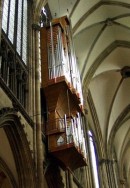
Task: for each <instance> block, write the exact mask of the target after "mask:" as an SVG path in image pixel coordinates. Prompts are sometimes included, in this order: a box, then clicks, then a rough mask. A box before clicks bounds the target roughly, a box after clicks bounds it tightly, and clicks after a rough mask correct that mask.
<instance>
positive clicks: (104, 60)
mask: <svg viewBox="0 0 130 188" xmlns="http://www.w3.org/2000/svg"><path fill="white" fill-rule="evenodd" d="M48 5H49V8H50V11H51V14H52V17H53V18H55V17H60V16H63V15H68V17H70V19H71V23H72V30H73V39H74V45H75V51H76V57H77V62H78V65H79V69H80V73H81V79H82V84H83V90H84V99H85V101H87V102H86V104H87V109H88V121H89V124H90V126H91V127H92V129H93V131H94V133H95V137H96V139H97V140H99V141H102V145H103V146H104V148H106V149H107V151H108V153H111V148H112V147H113V148H114V150H115V154H116V156H117V161H118V162H119V163H120V164H121V165H120V168H123V169H125V173H126V174H127V178H128V177H130V1H129V0H114V1H113V0H55V1H54V0H48ZM92 119H93V120H92ZM97 131H98V134H97ZM99 133H100V134H99ZM97 135H98V137H97ZM129 184H130V182H129Z"/></svg>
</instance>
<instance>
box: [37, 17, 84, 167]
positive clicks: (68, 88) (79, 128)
mask: <svg viewBox="0 0 130 188" xmlns="http://www.w3.org/2000/svg"><path fill="white" fill-rule="evenodd" d="M40 41H41V46H40V47H41V78H42V79H41V80H42V82H41V87H42V89H43V90H44V94H45V98H46V103H47V109H48V112H47V114H48V119H47V122H46V135H47V138H48V151H49V153H50V155H53V156H55V158H56V159H57V160H58V161H59V164H61V166H62V167H63V168H64V169H65V168H68V167H69V168H70V169H71V170H75V169H76V168H79V167H82V166H85V165H86V157H87V155H86V148H87V147H86V141H85V140H86V139H85V136H84V131H83V128H84V126H85V125H84V123H83V122H82V117H84V113H83V108H82V107H83V97H82V89H81V82H80V75H79V71H78V67H77V62H76V57H75V53H74V48H73V42H72V36H71V29H70V23H69V20H68V19H67V17H62V18H59V19H54V20H52V22H51V23H50V25H47V26H46V27H43V28H41V30H40Z"/></svg>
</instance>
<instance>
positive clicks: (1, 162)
mask: <svg viewBox="0 0 130 188" xmlns="http://www.w3.org/2000/svg"><path fill="white" fill-rule="evenodd" d="M0 170H2V172H3V173H4V174H5V175H6V177H7V178H8V179H9V181H10V183H11V185H12V186H13V187H15V188H17V187H18V185H17V183H16V181H15V178H14V176H13V174H12V172H11V171H10V169H9V168H8V166H7V164H6V163H5V162H4V160H3V159H2V158H1V157H0Z"/></svg>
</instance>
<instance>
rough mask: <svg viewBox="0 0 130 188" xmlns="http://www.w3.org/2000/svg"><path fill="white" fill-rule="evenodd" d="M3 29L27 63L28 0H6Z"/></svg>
mask: <svg viewBox="0 0 130 188" xmlns="http://www.w3.org/2000/svg"><path fill="white" fill-rule="evenodd" d="M2 29H3V31H4V32H5V34H6V35H7V37H8V39H9V40H10V42H11V43H12V44H13V45H14V47H16V51H17V52H18V54H19V55H20V56H21V58H22V60H23V61H24V63H25V64H26V60H27V0H20V1H18V0H4V6H3V18H2Z"/></svg>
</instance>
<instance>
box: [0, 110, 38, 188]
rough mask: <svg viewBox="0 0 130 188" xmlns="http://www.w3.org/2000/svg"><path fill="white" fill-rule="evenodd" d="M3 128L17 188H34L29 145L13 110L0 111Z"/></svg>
mask: <svg viewBox="0 0 130 188" xmlns="http://www.w3.org/2000/svg"><path fill="white" fill-rule="evenodd" d="M1 127H3V128H4V131H5V133H6V135H7V138H8V141H9V143H10V147H11V150H12V153H13V156H14V160H15V164H16V169H17V173H18V181H19V185H18V187H21V188H22V187H24V188H28V187H35V183H34V170H33V167H34V164H33V161H32V156H31V151H30V148H29V143H28V141H27V138H26V134H25V132H24V129H23V125H22V124H21V122H20V117H18V112H17V111H16V110H15V109H13V108H3V109H1V110H0V128H1Z"/></svg>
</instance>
